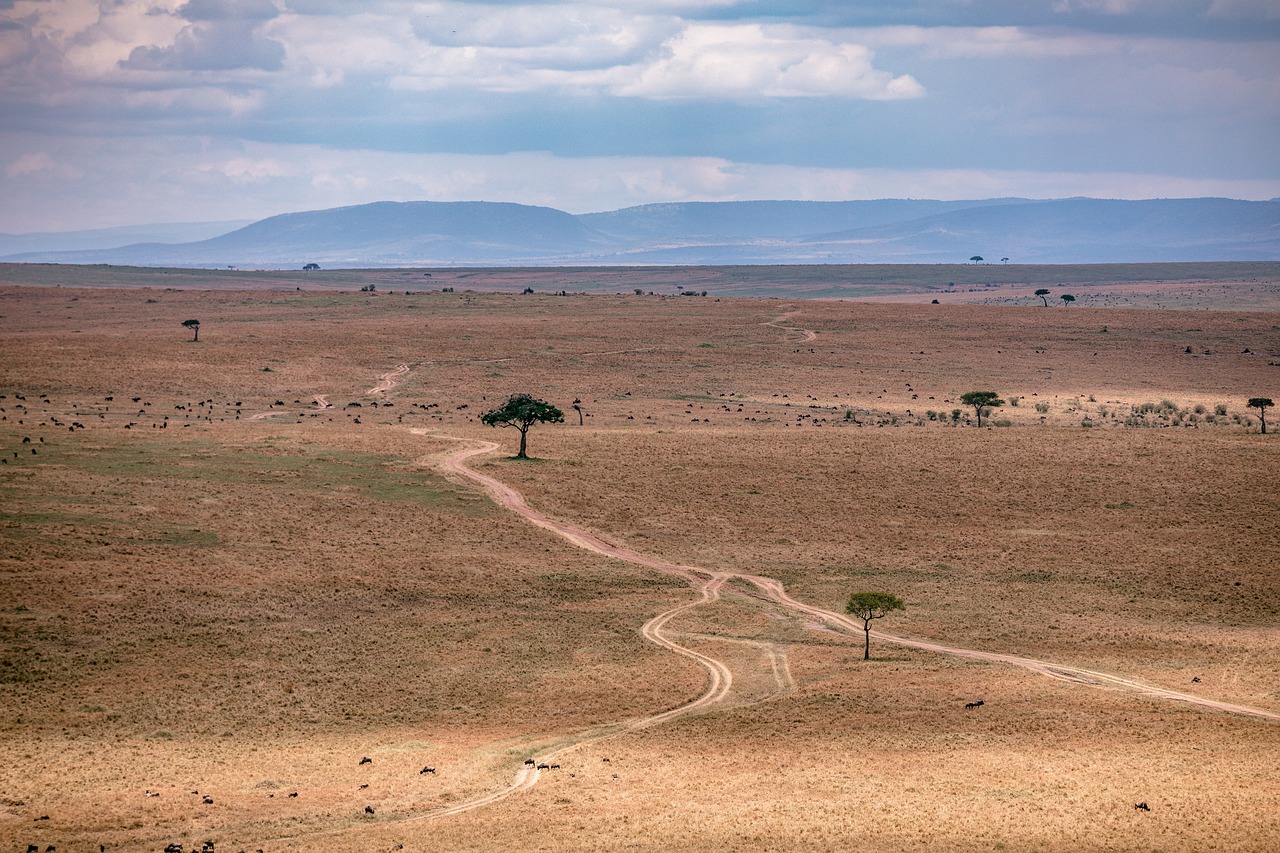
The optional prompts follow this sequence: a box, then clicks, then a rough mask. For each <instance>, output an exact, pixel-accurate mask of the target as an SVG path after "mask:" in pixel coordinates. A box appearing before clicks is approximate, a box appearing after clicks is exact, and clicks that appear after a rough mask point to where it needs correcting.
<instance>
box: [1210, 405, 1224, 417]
mask: <svg viewBox="0 0 1280 853" xmlns="http://www.w3.org/2000/svg"><path fill="white" fill-rule="evenodd" d="M1213 413H1214V414H1215V415H1218V416H1219V417H1225V416H1226V414H1227V406H1226V404H1225V403H1219V404H1218V405H1216V406H1214V407H1213Z"/></svg>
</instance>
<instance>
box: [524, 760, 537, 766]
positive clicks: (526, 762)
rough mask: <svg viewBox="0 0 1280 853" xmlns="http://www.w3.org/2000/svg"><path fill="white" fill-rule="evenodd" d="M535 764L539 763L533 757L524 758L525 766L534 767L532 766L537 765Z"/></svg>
mask: <svg viewBox="0 0 1280 853" xmlns="http://www.w3.org/2000/svg"><path fill="white" fill-rule="evenodd" d="M535 764H537V762H536V761H534V760H533V759H532V758H526V759H525V760H524V766H525V767H532V766H533V765H535Z"/></svg>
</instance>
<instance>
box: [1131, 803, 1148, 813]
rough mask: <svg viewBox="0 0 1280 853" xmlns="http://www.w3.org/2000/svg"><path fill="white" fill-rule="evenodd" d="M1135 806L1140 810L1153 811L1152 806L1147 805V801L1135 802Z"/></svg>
mask: <svg viewBox="0 0 1280 853" xmlns="http://www.w3.org/2000/svg"><path fill="white" fill-rule="evenodd" d="M1133 807H1134V808H1135V809H1138V810H1139V811H1144V812H1149V811H1151V806H1149V805H1147V804H1146V803H1145V802H1142V803H1134V804H1133Z"/></svg>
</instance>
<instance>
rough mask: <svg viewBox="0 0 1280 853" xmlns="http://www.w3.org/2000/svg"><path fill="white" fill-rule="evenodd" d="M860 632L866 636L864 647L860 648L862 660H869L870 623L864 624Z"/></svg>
mask: <svg viewBox="0 0 1280 853" xmlns="http://www.w3.org/2000/svg"><path fill="white" fill-rule="evenodd" d="M862 630H863V631H864V632H866V635H867V637H866V639H867V642H866V645H865V646H863V647H862V659H863V660H871V623H870V622H868V623H866V625H865V626H863V629H862Z"/></svg>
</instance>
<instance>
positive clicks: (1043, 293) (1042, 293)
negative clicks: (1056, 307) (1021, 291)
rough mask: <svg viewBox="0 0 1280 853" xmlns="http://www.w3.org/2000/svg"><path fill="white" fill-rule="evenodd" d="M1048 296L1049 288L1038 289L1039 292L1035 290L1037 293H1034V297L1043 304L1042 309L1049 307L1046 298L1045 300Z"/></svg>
mask: <svg viewBox="0 0 1280 853" xmlns="http://www.w3.org/2000/svg"><path fill="white" fill-rule="evenodd" d="M1048 295H1049V288H1047V287H1042V288H1040V289H1039V290H1037V291H1036V296H1039V297H1040V301H1041V302H1043V303H1044V307H1045V308H1048V307H1049V300H1048V299H1047V298H1045V297H1047V296H1048Z"/></svg>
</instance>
